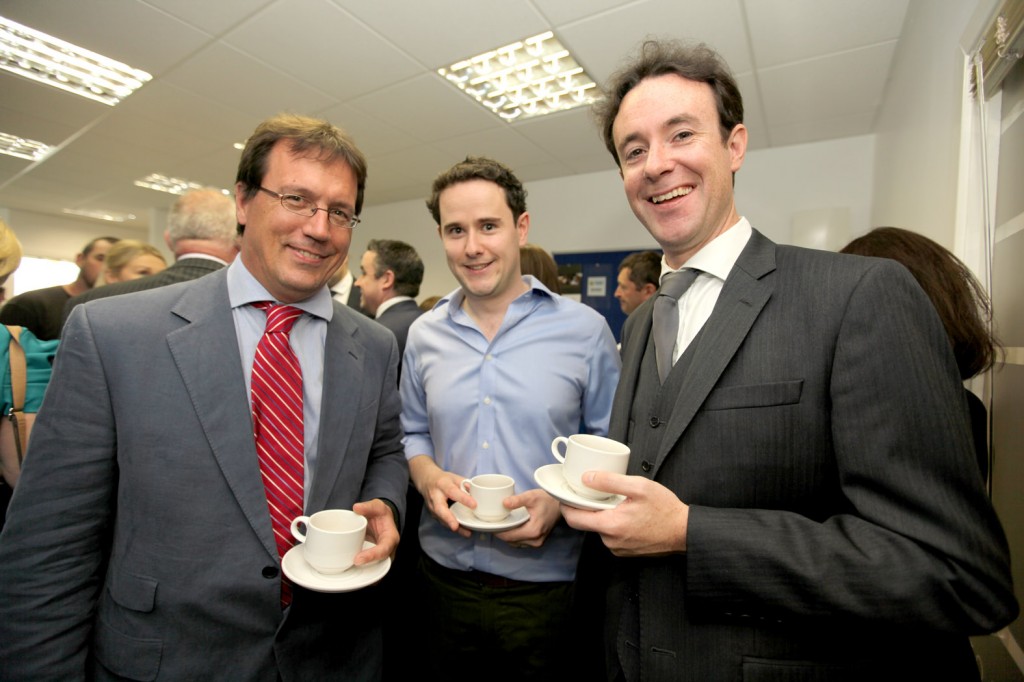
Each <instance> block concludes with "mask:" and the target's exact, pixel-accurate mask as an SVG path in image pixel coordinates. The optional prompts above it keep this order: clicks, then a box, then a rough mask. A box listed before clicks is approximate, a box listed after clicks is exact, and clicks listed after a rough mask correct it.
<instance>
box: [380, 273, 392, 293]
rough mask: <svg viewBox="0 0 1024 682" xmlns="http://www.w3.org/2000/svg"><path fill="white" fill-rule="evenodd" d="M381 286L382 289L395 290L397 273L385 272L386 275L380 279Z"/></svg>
mask: <svg viewBox="0 0 1024 682" xmlns="http://www.w3.org/2000/svg"><path fill="white" fill-rule="evenodd" d="M378 279H379V280H380V286H381V288H382V289H394V288H395V271H394V270H385V271H384V274H383V275H381V276H380V277H379V278H378Z"/></svg>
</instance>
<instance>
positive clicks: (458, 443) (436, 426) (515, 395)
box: [401, 275, 620, 582]
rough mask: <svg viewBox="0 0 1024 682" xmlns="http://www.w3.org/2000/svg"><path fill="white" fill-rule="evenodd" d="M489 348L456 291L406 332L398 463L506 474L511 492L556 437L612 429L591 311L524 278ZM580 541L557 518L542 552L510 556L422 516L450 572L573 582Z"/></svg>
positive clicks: (611, 362) (431, 550) (608, 344)
mask: <svg viewBox="0 0 1024 682" xmlns="http://www.w3.org/2000/svg"><path fill="white" fill-rule="evenodd" d="M523 279H524V281H526V282H527V284H529V286H530V290H529V291H528V292H526V293H524V294H523V295H522V296H520V297H519V298H517V299H516V300H515V301H513V302H512V304H511V305H510V306H509V308H508V311H507V312H506V313H505V320H504V322H503V323H502V325H501V328H500V329H499V330H498V333H497V334H496V335H495V336H494V339H493V340H492V341H490V342H488V341H487V339H486V337H484V335H483V333H482V332H481V331H480V329H479V327H478V326H477V325H476V323H475V322H474V321H473V320H472V319H471V318H470V317H469V315H467V314H466V312H465V311H464V310H462V301H463V293H462V290H461V289H457V290H456V291H454V292H453V293H451V294H449V295H448V296H446V297H445V298H444V299H442V300H441V301H440V302H439V303H438V305H437V306H435V307H434V309H433V310H431V311H430V312H428V313H425V314H423V315H421V316H420V317H419V318H418V319H417V320H416V321H415V322H414V323H413V325H412V327H411V328H410V329H409V340H408V342H407V344H406V349H405V356H404V359H403V363H404V364H403V369H402V381H401V395H402V426H403V427H404V429H405V433H406V436H405V440H404V443H405V456H406V458H408V459H412V458H413V457H415V456H417V455H430V456H431V457H433V458H434V461H435V462H436V463H437V464H438V466H440V467H441V468H442V469H444V470H446V471H451V472H454V473H456V474H459V475H461V476H466V477H472V476H475V475H477V474H486V473H502V474H507V475H509V476H512V477H513V478H514V479H515V481H516V492H517V493H521V492H525V491H526V490H531V489H533V488H536V487H537V484H536V483H535V482H534V480H533V472H534V471H535V470H536V469H537V468H539V467H541V466H544V465H546V464H553V463H555V462H556V460H555V459H554V457H553V456H552V454H551V441H552V440H553V439H554V438H555V437H556V436H568V435H572V434H574V433H578V432H579V431H580V428H581V425H582V428H583V429H584V430H585V431H586V432H588V433H596V434H599V435H604V434H606V433H607V432H608V420H609V418H610V416H611V408H612V398H613V397H614V394H615V387H616V385H617V384H618V381H619V367H620V362H619V355H618V352H617V350H616V348H615V338H614V337H613V336H612V332H611V330H610V329H609V328H608V324H607V322H605V319H604V318H603V317H601V316H600V315H599V314H598V313H597V312H596V311H594V310H593V309H591V308H588V307H587V306H585V305H583V304H581V303H578V302H576V301H572V300H570V299H567V298H564V297H562V296H556V295H555V294H552V293H551V292H550V291H549V290H548V289H547V288H545V287H544V285H543V284H541V283H540V282H539V281H537V280H536V279H534V278H533V277H531V276H529V275H527V276H525V277H524V278H523ZM582 539H583V536H582V534H581V533H579V532H577V531H575V530H572V529H571V528H569V527H568V526H567V525H565V523H564V522H561V521H560V522H559V523H558V525H556V526H555V529H554V530H553V531H552V533H551V535H549V536H548V538H547V541H546V542H545V543H544V546H543V547H541V548H540V549H532V548H530V549H515V548H512V547H510V546H509V545H508V544H507V543H505V542H502V541H501V540H498V539H496V538H495V537H494V535H492V534H488V533H474V534H473V536H472V537H471V538H463V537H461V536H460V535H457V534H456V533H453V532H451V531H450V530H448V529H447V528H445V527H444V526H442V525H441V524H439V523H438V522H437V520H436V519H434V517H433V516H432V515H431V514H430V513H428V512H426V511H424V513H423V516H422V518H421V520H420V542H421V544H422V546H423V550H424V551H425V552H426V553H427V555H428V556H430V557H431V558H432V559H433V560H434V561H436V562H438V563H439V564H441V565H443V566H447V567H448V568H454V569H460V570H470V569H476V570H479V571H485V572H487V573H493V574H495V575H501V576H505V577H507V578H512V579H515V580H525V581H533V582H549V581H568V580H572V579H573V577H574V576H575V573H576V562H577V559H578V556H579V550H580V546H581V543H582Z"/></svg>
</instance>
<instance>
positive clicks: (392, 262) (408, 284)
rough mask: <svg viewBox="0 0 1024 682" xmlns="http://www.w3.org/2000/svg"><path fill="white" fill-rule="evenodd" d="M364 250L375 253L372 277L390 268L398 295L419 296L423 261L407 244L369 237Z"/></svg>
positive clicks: (380, 274)
mask: <svg viewBox="0 0 1024 682" xmlns="http://www.w3.org/2000/svg"><path fill="white" fill-rule="evenodd" d="M366 250H367V251H372V252H373V253H375V254H376V255H377V259H376V260H377V267H376V272H374V273H373V276H374V277H380V276H382V275H383V274H384V273H385V272H387V271H388V270H390V271H391V272H393V273H395V293H396V294H398V295H399V296H412V297H415V296H419V293H420V284H422V283H423V261H422V260H420V255H419V254H418V253H416V249H414V248H413V247H412V246H410V245H409V244H406V243H405V242H400V241H398V240H396V239H371V240H370V241H369V242H368V243H367V244H366Z"/></svg>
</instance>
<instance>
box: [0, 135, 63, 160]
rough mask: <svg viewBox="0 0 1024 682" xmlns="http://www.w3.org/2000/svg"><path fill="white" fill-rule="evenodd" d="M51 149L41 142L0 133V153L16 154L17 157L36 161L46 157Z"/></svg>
mask: <svg viewBox="0 0 1024 682" xmlns="http://www.w3.org/2000/svg"><path fill="white" fill-rule="evenodd" d="M52 149H53V147H51V146H50V145H48V144H44V143H42V142H36V141H35V140H27V139H25V138H23V137H18V136H17V135H8V134H7V133H0V154H7V155H8V156H17V157H18V158H19V159H27V160H29V161H38V160H40V159H43V158H46V156H47V155H48V154H49V153H50V151H51V150H52Z"/></svg>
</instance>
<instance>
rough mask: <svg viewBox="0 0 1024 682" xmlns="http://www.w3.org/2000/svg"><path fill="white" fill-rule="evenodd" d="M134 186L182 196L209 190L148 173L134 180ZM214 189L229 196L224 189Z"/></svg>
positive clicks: (207, 186)
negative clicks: (199, 190)
mask: <svg viewBox="0 0 1024 682" xmlns="http://www.w3.org/2000/svg"><path fill="white" fill-rule="evenodd" d="M134 184H135V185H136V186H138V187H145V188H146V189H155V190H156V191H158V192H167V193H168V194H184V193H185V192H188V191H189V190H193V189H210V186H209V185H201V184H199V183H198V182H192V181H191V180H182V179H181V178H171V177H167V176H166V175H161V174H160V173H150V174H149V175H147V176H146V177H144V178H141V179H139V180H136V181H135V183H134ZM214 189H217V191H219V192H220V193H221V194H224V195H225V196H231V192H229V191H228V190H226V189H218V188H214Z"/></svg>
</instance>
